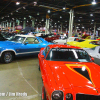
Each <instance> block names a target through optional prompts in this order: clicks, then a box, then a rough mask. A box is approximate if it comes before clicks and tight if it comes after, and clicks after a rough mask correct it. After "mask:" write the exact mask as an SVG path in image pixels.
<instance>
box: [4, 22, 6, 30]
mask: <svg viewBox="0 0 100 100" xmlns="http://www.w3.org/2000/svg"><path fill="white" fill-rule="evenodd" d="M6 28H7V26H6V22H5V26H4V29H5V30H6Z"/></svg>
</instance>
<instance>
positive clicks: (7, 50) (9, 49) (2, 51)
mask: <svg viewBox="0 0 100 100" xmlns="http://www.w3.org/2000/svg"><path fill="white" fill-rule="evenodd" d="M5 51H13V52H14V53H15V55H16V52H15V51H14V50H12V49H6V50H3V51H1V53H0V56H1V55H2V53H3V52H5Z"/></svg>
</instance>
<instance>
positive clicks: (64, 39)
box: [53, 37, 79, 44]
mask: <svg viewBox="0 0 100 100" xmlns="http://www.w3.org/2000/svg"><path fill="white" fill-rule="evenodd" d="M77 39H78V40H79V37H69V38H67V37H64V38H63V39H57V40H54V41H53V42H54V43H56V44H66V43H67V42H71V41H77Z"/></svg>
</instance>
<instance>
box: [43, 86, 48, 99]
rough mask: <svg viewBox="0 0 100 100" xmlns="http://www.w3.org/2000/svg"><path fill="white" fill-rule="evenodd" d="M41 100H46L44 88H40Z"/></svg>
mask: <svg viewBox="0 0 100 100" xmlns="http://www.w3.org/2000/svg"><path fill="white" fill-rule="evenodd" d="M42 100H47V98H46V92H45V88H44V86H43V87H42Z"/></svg>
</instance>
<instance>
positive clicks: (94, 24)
mask: <svg viewBox="0 0 100 100" xmlns="http://www.w3.org/2000/svg"><path fill="white" fill-rule="evenodd" d="M93 38H96V23H94V37H93Z"/></svg>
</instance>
